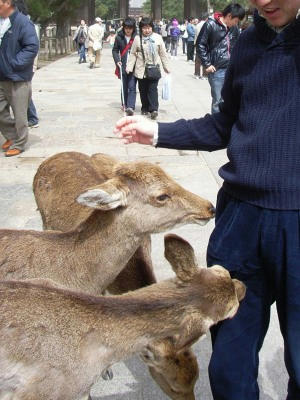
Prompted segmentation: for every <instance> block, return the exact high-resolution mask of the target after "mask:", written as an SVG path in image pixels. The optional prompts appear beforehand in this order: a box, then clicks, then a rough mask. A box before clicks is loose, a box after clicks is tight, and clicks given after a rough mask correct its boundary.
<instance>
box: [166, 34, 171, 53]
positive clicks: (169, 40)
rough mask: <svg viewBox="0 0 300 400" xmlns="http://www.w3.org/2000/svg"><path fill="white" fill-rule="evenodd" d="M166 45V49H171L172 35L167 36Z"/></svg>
mask: <svg viewBox="0 0 300 400" xmlns="http://www.w3.org/2000/svg"><path fill="white" fill-rule="evenodd" d="M165 46H166V50H167V51H170V46H171V36H167V38H166V41H165Z"/></svg>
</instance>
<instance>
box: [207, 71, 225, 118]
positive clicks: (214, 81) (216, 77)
mask: <svg viewBox="0 0 300 400" xmlns="http://www.w3.org/2000/svg"><path fill="white" fill-rule="evenodd" d="M225 73H226V69H218V70H217V71H216V72H213V73H211V74H208V82H209V84H210V89H211V97H212V103H211V113H212V114H214V113H217V112H219V104H220V103H221V101H222V96H221V91H222V88H223V84H224V79H225Z"/></svg>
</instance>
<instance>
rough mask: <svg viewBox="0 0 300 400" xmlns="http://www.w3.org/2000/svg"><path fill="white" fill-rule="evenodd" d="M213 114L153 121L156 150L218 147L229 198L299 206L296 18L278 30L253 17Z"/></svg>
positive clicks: (299, 38) (299, 40)
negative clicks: (224, 156)
mask: <svg viewBox="0 0 300 400" xmlns="http://www.w3.org/2000/svg"><path fill="white" fill-rule="evenodd" d="M222 96H223V99H224V102H223V104H222V105H221V106H220V112H219V113H217V114H214V115H206V116H205V117H204V118H200V119H193V120H179V121H177V122H174V123H160V124H159V131H158V143H157V146H158V147H167V148H174V149H198V150H208V151H213V150H218V149H224V148H227V155H228V158H229V162H228V163H227V164H225V165H223V166H222V167H221V168H220V170H219V174H220V176H221V177H222V178H223V179H224V183H223V187H224V190H225V191H226V192H227V193H229V194H231V195H232V196H233V197H235V198H237V199H240V200H242V201H245V202H248V203H251V204H255V205H258V206H261V207H264V208H270V209H281V210H284V209H285V210H291V209H300V19H297V20H295V21H294V22H292V23H291V24H290V25H289V26H287V27H286V28H285V29H284V30H283V31H282V32H281V33H278V34H277V33H276V32H275V31H274V30H273V29H271V28H270V27H269V26H268V25H267V24H266V22H265V20H264V19H263V18H261V17H260V16H258V14H256V15H255V18H254V26H251V27H250V28H248V29H246V30H245V31H244V32H243V33H242V35H241V37H240V39H239V41H238V42H237V44H236V47H235V48H234V51H233V53H232V56H231V61H230V65H229V67H228V70H227V74H226V79H225V83H224V87H223V92H222Z"/></svg>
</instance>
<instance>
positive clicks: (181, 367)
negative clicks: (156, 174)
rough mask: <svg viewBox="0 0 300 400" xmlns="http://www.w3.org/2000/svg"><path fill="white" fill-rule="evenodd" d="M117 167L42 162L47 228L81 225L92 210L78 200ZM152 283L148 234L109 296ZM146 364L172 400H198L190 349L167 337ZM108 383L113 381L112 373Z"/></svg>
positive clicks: (87, 161) (105, 158)
mask: <svg viewBox="0 0 300 400" xmlns="http://www.w3.org/2000/svg"><path fill="white" fill-rule="evenodd" d="M117 163H118V161H117V160H116V159H115V158H113V157H111V156H109V155H107V154H103V153H98V154H94V155H92V156H91V157H90V156H87V155H85V154H82V153H78V152H63V153H58V154H56V155H54V156H52V157H50V158H48V159H46V160H45V161H43V162H42V164H41V165H40V166H39V168H38V170H37V172H36V174H35V177H34V181H33V191H34V195H35V199H36V202H37V205H38V210H39V211H40V213H41V217H42V221H43V227H44V229H50V230H60V231H64V232H66V231H69V230H72V229H74V228H76V227H77V226H78V225H79V224H80V223H82V221H84V220H85V219H86V218H87V217H88V215H89V213H90V210H89V209H88V208H87V207H84V206H82V205H80V204H78V203H77V202H76V201H74V199H75V198H76V196H78V194H79V193H80V192H82V191H84V189H85V188H86V187H87V186H92V185H96V184H97V183H99V182H101V183H102V182H105V181H106V180H108V179H110V178H111V177H112V176H113V169H114V167H115V166H116V165H117ZM153 283H156V278H155V275H154V271H153V266H152V260H151V238H150V235H147V236H145V238H144V240H143V242H142V245H141V246H140V247H139V248H138V249H137V250H136V252H135V253H134V254H133V256H132V257H131V259H130V260H129V261H128V263H127V264H126V265H125V266H124V268H123V270H122V271H121V272H120V273H119V275H118V276H117V277H116V278H115V279H114V281H113V282H112V283H111V284H110V285H109V286H108V287H107V288H106V291H108V292H109V293H110V294H123V293H126V292H128V291H132V290H136V289H139V288H142V287H145V286H148V285H151V284H153ZM142 359H143V361H144V362H145V364H146V365H147V366H148V369H149V372H150V375H151V376H152V378H153V379H154V381H155V382H156V383H157V384H158V385H159V387H160V388H161V389H162V390H163V391H164V392H165V393H166V394H167V395H168V396H169V397H170V398H171V399H173V400H177V399H179V397H178V396H179V393H182V397H181V398H182V400H184V399H186V398H188V397H192V396H193V392H194V386H195V383H196V380H197V377H198V375H199V369H198V363H197V358H196V356H195V354H194V353H193V351H192V349H191V348H186V350H185V351H184V352H180V353H179V352H178V351H177V350H176V348H175V346H174V344H173V340H172V338H165V339H162V340H159V341H157V342H153V343H152V345H151V360H150V359H147V358H145V357H142ZM108 372H109V371H108ZM103 377H104V376H103ZM107 378H109V379H111V378H112V372H111V371H110V374H108V375H107V376H106V379H107ZM179 382H180V385H181V386H180V389H179V387H178V386H179ZM174 393H176V397H174V396H175V394H174Z"/></svg>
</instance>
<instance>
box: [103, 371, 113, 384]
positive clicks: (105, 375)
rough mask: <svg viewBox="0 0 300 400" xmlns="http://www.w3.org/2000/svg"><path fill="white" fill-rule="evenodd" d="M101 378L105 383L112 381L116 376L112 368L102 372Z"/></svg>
mask: <svg viewBox="0 0 300 400" xmlns="http://www.w3.org/2000/svg"><path fill="white" fill-rule="evenodd" d="M101 376H102V379H104V380H105V381H111V380H112V378H113V377H114V374H113V372H112V369H111V368H106V369H105V370H104V371H103V372H102V374H101Z"/></svg>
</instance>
